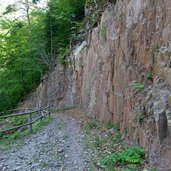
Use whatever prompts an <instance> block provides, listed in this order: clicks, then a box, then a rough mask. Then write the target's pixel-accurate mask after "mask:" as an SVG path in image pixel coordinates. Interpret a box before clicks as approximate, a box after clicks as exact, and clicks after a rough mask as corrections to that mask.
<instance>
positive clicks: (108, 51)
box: [75, 0, 171, 170]
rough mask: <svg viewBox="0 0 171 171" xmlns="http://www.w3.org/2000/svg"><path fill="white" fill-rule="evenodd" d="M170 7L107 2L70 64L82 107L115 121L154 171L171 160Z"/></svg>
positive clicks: (165, 1) (159, 1)
mask: <svg viewBox="0 0 171 171" xmlns="http://www.w3.org/2000/svg"><path fill="white" fill-rule="evenodd" d="M170 8H171V2H170V1H169V0H151V1H149V0H139V1H137V0H130V1H120V0H118V1H117V2H116V4H115V5H114V4H113V3H111V4H110V3H109V4H108V5H107V6H106V8H105V11H104V12H103V14H102V17H101V21H100V23H99V25H98V27H96V28H94V29H93V30H92V33H91V36H90V37H89V39H88V40H87V46H86V47H85V48H84V49H83V50H82V51H81V52H80V53H79V54H77V56H76V62H75V63H76V67H75V74H76V86H77V90H78V92H77V93H78V94H79V96H78V97H79V102H80V104H81V105H82V107H83V109H84V110H85V111H86V112H87V113H90V114H92V116H93V117H95V118H98V119H100V120H102V121H112V122H114V123H120V127H121V132H122V133H123V134H126V135H125V136H127V138H128V139H129V140H130V141H132V142H134V143H136V144H140V145H142V146H143V147H145V148H146V149H147V151H148V153H147V154H148V158H149V159H150V161H151V164H152V165H157V167H158V170H168V168H169V166H170V161H171V160H170V159H169V158H168V157H166V155H167V156H169V154H170V150H169V148H170V147H169V146H170V145H169V144H170V130H171V128H170V123H171V121H170V118H171V117H170V113H171V108H170V106H169V104H170V103H171V102H170V94H171V88H170V86H171V67H170V62H171V61H170V60H171V52H170V51H171V44H170V38H171V31H170V29H171V28H170V22H171V15H170V14H171V13H170ZM164 149H165V150H164ZM166 149H167V150H166ZM166 151H167V153H166ZM161 161H162V162H161ZM163 163H164V164H163ZM162 164H163V165H162Z"/></svg>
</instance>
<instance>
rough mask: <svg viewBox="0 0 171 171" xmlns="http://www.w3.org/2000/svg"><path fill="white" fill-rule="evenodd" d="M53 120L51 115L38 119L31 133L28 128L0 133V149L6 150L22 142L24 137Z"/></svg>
mask: <svg viewBox="0 0 171 171" xmlns="http://www.w3.org/2000/svg"><path fill="white" fill-rule="evenodd" d="M52 120H53V118H52V117H46V118H44V119H43V120H42V121H38V122H36V123H34V124H33V133H30V132H29V130H28V129H26V130H24V131H20V130H18V131H15V132H13V133H12V134H7V135H3V134H1V135H0V150H8V149H11V148H13V146H17V145H20V144H23V143H24V139H23V138H24V137H26V136H30V135H32V134H35V133H37V132H38V131H39V130H40V129H41V128H42V127H43V126H45V125H47V124H48V123H49V122H51V121H52Z"/></svg>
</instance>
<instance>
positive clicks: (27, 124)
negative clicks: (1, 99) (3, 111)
mask: <svg viewBox="0 0 171 171" xmlns="http://www.w3.org/2000/svg"><path fill="white" fill-rule="evenodd" d="M47 109H49V106H47V107H45V108H43V109H41V108H40V109H38V110H37V109H36V110H33V111H28V112H24V113H16V114H11V115H6V116H1V117H0V119H7V118H11V117H17V116H23V115H28V116H29V117H28V123H25V124H22V125H19V126H14V127H12V128H7V129H4V130H0V133H4V132H7V131H12V130H16V129H19V128H22V127H26V126H29V130H30V132H32V131H33V129H32V125H33V124H34V123H35V122H37V121H38V120H40V119H42V118H44V117H46V116H47V115H49V116H50V114H51V113H50V111H46V110H47ZM34 113H38V114H39V116H38V117H37V118H36V119H34V120H33V118H32V115H33V114H34ZM44 113H45V114H44Z"/></svg>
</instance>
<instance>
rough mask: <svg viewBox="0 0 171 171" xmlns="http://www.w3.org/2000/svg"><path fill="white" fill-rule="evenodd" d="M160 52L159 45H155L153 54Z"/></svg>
mask: <svg viewBox="0 0 171 171" xmlns="http://www.w3.org/2000/svg"><path fill="white" fill-rule="evenodd" d="M159 51H160V46H159V45H158V44H157V45H154V46H153V48H152V52H153V53H155V52H159Z"/></svg>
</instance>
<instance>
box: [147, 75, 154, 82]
mask: <svg viewBox="0 0 171 171" xmlns="http://www.w3.org/2000/svg"><path fill="white" fill-rule="evenodd" d="M147 80H150V81H152V80H153V74H152V73H148V74H147Z"/></svg>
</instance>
